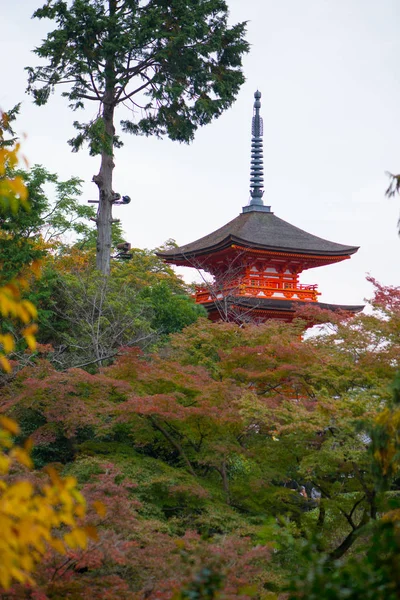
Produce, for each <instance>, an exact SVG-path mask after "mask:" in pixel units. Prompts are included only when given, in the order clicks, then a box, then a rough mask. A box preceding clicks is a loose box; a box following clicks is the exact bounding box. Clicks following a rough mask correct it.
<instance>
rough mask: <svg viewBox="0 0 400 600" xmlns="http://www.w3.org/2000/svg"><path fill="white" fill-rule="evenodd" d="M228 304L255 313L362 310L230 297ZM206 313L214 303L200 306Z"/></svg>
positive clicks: (333, 305)
mask: <svg viewBox="0 0 400 600" xmlns="http://www.w3.org/2000/svg"><path fill="white" fill-rule="evenodd" d="M229 302H230V304H231V305H233V306H237V307H238V308H240V307H242V308H246V309H251V310H252V311H255V312H258V311H259V312H271V311H272V312H277V313H279V312H290V313H293V314H294V313H295V312H296V309H298V308H302V307H304V306H312V307H313V308H314V307H316V308H320V309H322V310H331V311H332V312H339V311H341V312H347V313H351V314H357V313H359V312H361V311H362V310H364V308H365V305H364V304H356V305H347V304H329V303H325V302H302V301H299V300H281V299H279V300H278V299H273V298H247V297H245V296H237V297H232V298H230V300H229ZM202 306H204V308H205V309H206V310H207V311H209V312H210V311H212V310H213V309H215V308H216V303H215V302H214V301H212V302H207V303H204V304H202Z"/></svg>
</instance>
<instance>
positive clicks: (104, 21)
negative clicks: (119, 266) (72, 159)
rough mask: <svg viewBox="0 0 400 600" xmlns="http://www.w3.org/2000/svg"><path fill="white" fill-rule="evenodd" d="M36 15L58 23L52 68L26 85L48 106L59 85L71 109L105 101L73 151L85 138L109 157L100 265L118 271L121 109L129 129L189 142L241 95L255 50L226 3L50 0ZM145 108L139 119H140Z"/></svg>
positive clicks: (46, 50) (80, 127)
mask: <svg viewBox="0 0 400 600" xmlns="http://www.w3.org/2000/svg"><path fill="white" fill-rule="evenodd" d="M33 16H34V17H36V18H39V19H43V18H48V19H50V20H52V21H55V23H56V24H57V27H56V29H54V30H53V31H52V32H50V33H49V34H48V35H47V38H46V39H45V40H44V42H43V43H42V44H41V46H39V47H38V48H36V49H35V53H36V54H37V55H38V56H39V57H40V58H41V59H45V60H47V61H48V63H47V65H45V66H39V67H36V68H32V67H27V70H28V74H29V85H28V92H29V93H31V94H33V97H34V101H35V103H36V104H38V105H42V104H45V103H46V102H47V101H48V99H49V97H50V93H51V92H52V91H53V90H54V88H55V87H56V86H58V85H63V87H66V91H64V92H63V96H65V97H67V98H68V100H69V102H70V107H71V108H72V109H73V110H76V109H79V108H84V107H85V104H86V103H87V102H89V101H90V102H94V103H96V104H97V105H98V111H97V115H98V116H97V117H96V118H94V119H93V120H91V121H89V122H86V123H79V122H78V121H75V123H74V125H75V127H76V129H77V131H78V133H77V135H76V137H74V138H73V139H71V140H69V143H70V145H71V146H72V149H73V151H77V150H79V148H81V146H82V145H83V144H84V143H85V142H87V143H88V145H89V150H90V154H91V155H101V165H100V171H99V173H98V174H97V175H95V176H94V177H93V181H94V182H95V183H96V185H97V187H98V190H99V209H98V214H97V267H98V269H99V270H100V271H101V272H102V273H104V274H108V272H109V268H110V248H111V220H112V203H113V201H114V200H115V194H114V192H113V184H112V174H113V169H114V154H113V148H115V147H117V148H118V147H120V146H121V145H122V142H121V140H120V138H119V137H118V135H116V129H115V118H116V116H115V113H116V109H117V108H120V107H121V105H124V107H127V106H128V109H129V110H128V118H127V119H124V120H122V121H121V128H122V131H123V132H128V133H132V134H135V135H140V134H142V135H156V136H163V135H167V136H168V137H169V138H171V139H172V140H178V141H180V142H189V141H191V140H192V139H193V137H194V133H195V131H196V129H197V128H198V127H199V126H201V125H206V124H207V123H210V122H211V121H212V119H213V118H216V117H218V116H219V115H220V114H221V113H222V112H223V111H224V110H225V109H227V108H228V107H229V106H230V105H231V104H232V103H233V101H234V99H235V97H236V95H237V93H238V91H239V88H240V86H241V84H242V83H243V82H244V76H243V73H242V69H241V67H242V62H241V61H242V56H243V54H244V53H245V52H247V51H248V44H247V42H246V41H245V39H244V34H245V27H246V24H245V23H238V24H236V25H234V26H232V27H230V26H229V25H228V7H227V4H226V2H225V0H73V2H72V3H71V4H70V5H69V3H68V2H66V1H64V0H49V1H48V2H46V4H45V5H44V6H43V7H42V8H39V9H38V10H36V11H35V13H34V15H33ZM137 111H140V114H141V117H140V118H138V117H137Z"/></svg>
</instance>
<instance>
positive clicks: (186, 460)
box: [149, 416, 197, 477]
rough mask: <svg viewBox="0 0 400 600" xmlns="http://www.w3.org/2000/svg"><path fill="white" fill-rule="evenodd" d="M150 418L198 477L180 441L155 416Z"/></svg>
mask: <svg viewBox="0 0 400 600" xmlns="http://www.w3.org/2000/svg"><path fill="white" fill-rule="evenodd" d="M149 419H150V423H151V424H152V425H153V427H154V429H158V431H159V432H160V433H162V434H163V436H164V437H165V438H166V439H167V440H168V441H169V443H170V444H171V445H172V446H173V447H174V448H175V450H177V452H178V453H179V454H180V456H181V458H182V460H183V461H184V463H185V465H186V466H187V469H188V471H189V473H190V474H191V475H193V477H197V475H196V473H195V471H194V469H193V466H192V463H191V462H190V460H189V459H188V457H187V456H186V454H185V451H184V449H183V448H182V446H181V445H180V444H178V442H177V441H176V440H175V439H174V438H173V437H172V435H170V433H168V431H167V430H166V429H165V427H163V426H162V425H161V424H160V423H159V422H158V421H157V420H156V419H155V418H154V417H152V416H149Z"/></svg>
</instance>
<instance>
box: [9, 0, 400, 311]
mask: <svg viewBox="0 0 400 600" xmlns="http://www.w3.org/2000/svg"><path fill="white" fill-rule="evenodd" d="M42 4H43V2H41V0H18V1H16V2H13V3H11V2H9V1H8V0H7V1H6V0H0V8H1V13H0V14H1V25H0V26H1V35H0V50H1V56H2V60H1V66H0V73H1V82H2V85H1V88H0V106H1V107H2V108H3V109H8V108H10V107H11V106H13V105H14V104H15V103H17V102H19V101H21V100H22V101H23V105H22V114H21V118H20V119H19V123H18V130H19V131H20V132H24V133H25V134H26V135H27V139H26V140H25V141H24V142H23V149H24V153H25V155H26V156H27V158H28V160H29V162H30V164H34V163H39V164H43V165H44V166H45V167H47V168H48V169H49V170H50V171H53V172H57V173H58V174H59V175H60V177H61V178H63V179H66V178H68V177H70V176H71V175H76V176H79V177H81V178H82V179H84V180H85V182H86V183H85V186H84V190H85V193H84V196H83V198H84V199H89V198H96V197H97V188H96V186H95V185H94V184H93V183H91V179H92V176H93V175H94V174H95V173H97V172H98V169H99V158H97V157H96V158H90V157H89V155H88V153H87V151H86V150H83V151H81V152H80V153H79V154H72V153H71V152H70V148H69V146H68V145H67V139H69V138H70V137H72V135H73V131H74V130H73V128H72V121H73V120H75V119H78V120H79V118H80V115H79V114H77V113H72V112H71V111H70V110H69V109H68V107H67V101H66V100H64V99H61V98H60V97H59V96H58V95H55V96H53V97H52V98H51V99H50V101H49V103H48V104H47V105H46V106H44V107H36V106H34V105H33V103H32V100H31V98H30V97H29V96H25V95H24V90H25V88H26V73H25V72H24V67H25V66H27V65H30V66H34V65H35V64H37V62H38V61H37V58H36V57H35V55H33V54H31V52H30V51H31V50H32V49H33V48H34V47H35V46H36V45H39V44H40V41H41V39H42V38H44V37H45V35H46V33H47V31H50V27H51V24H50V23H49V22H45V21H37V20H36V19H35V20H31V19H30V16H31V14H32V13H33V11H34V10H35V8H37V7H38V6H41V5H42ZM228 5H229V6H230V11H231V22H232V23H233V22H237V21H242V20H247V21H249V23H248V36H247V38H248V40H249V42H250V44H251V51H250V53H249V55H247V57H246V58H245V61H244V71H245V75H246V79H247V81H246V83H245V85H244V86H243V87H242V89H241V91H240V94H239V96H238V99H237V102H236V103H235V105H234V106H233V107H232V108H231V109H230V110H229V111H227V112H226V113H224V115H223V116H222V117H220V119H218V120H217V121H215V122H214V123H212V124H211V125H208V126H207V127H204V128H203V129H201V130H199V131H198V133H197V136H196V139H195V141H194V143H193V144H191V145H190V146H187V145H181V144H178V143H176V142H171V141H169V140H163V141H160V140H156V139H154V138H142V137H125V138H124V142H125V145H124V147H123V148H122V149H121V150H117V151H116V160H115V162H116V168H115V171H114V189H115V190H116V191H118V192H120V193H121V194H128V195H129V196H131V198H132V202H131V204H130V205H129V206H125V207H115V209H114V217H115V218H121V219H122V224H123V227H124V230H125V231H126V234H127V235H126V239H127V240H129V241H130V242H131V243H132V245H133V246H135V247H145V248H154V247H156V246H159V245H161V244H162V243H163V242H164V241H165V240H167V239H168V238H174V239H175V240H176V241H177V242H178V243H179V245H182V244H185V243H188V242H191V241H194V240H196V239H198V238H199V237H202V236H203V235H206V234H208V233H210V232H212V231H214V230H215V229H217V228H218V227H221V226H222V225H224V224H225V223H227V222H228V221H229V220H231V219H233V218H234V217H236V216H237V215H238V214H239V213H240V212H241V209H242V206H244V205H246V204H247V202H248V199H249V170H250V141H251V138H250V129H251V117H252V105H253V93H254V91H255V90H256V89H257V88H258V89H259V90H261V92H262V94H263V96H262V109H261V114H262V116H263V119H264V163H265V164H264V168H265V187H266V191H265V195H264V202H265V203H266V204H271V206H272V210H273V211H274V212H275V214H276V215H277V216H279V217H281V218H282V219H285V220H286V221H288V222H290V223H292V224H293V225H296V226H298V227H301V228H302V229H305V230H306V231H308V232H310V233H313V234H314V235H318V236H320V237H323V238H326V239H328V240H331V241H334V242H338V243H342V244H348V245H357V246H361V248H360V250H359V251H358V253H357V254H356V255H354V256H353V257H352V258H351V259H350V260H348V261H344V262H342V263H339V264H337V265H330V266H327V267H322V268H319V269H314V270H310V271H306V272H304V273H303V275H302V277H301V281H302V282H303V283H318V284H319V291H321V292H322V296H321V297H320V300H321V301H322V302H336V303H345V304H359V303H362V301H363V299H364V298H365V297H370V296H371V286H370V284H368V283H367V282H366V281H365V275H366V274H367V273H370V274H371V275H373V276H374V277H376V278H377V279H378V280H379V281H381V282H382V283H384V284H388V285H399V283H400V282H399V268H398V263H399V253H400V239H399V237H398V235H397V227H396V224H397V218H398V213H399V211H400V202H399V200H398V199H395V200H388V199H387V198H385V197H384V191H385V189H386V187H387V185H388V179H387V177H386V176H385V171H391V172H395V173H398V172H399V171H400V156H399V123H400V119H399V106H400V70H399V56H400V37H399V35H398V29H399V23H400V3H399V1H398V0H380V1H379V2H377V1H376V0H228ZM91 111H92V113H93V114H95V112H96V109H95V108H94V107H93V108H92V109H91ZM92 113H91V114H92ZM117 116H118V114H117ZM82 120H84V119H83V118H82ZM181 272H182V271H181ZM192 278H193V277H192V273H189V272H188V276H187V279H188V280H189V281H190V280H191V279H192Z"/></svg>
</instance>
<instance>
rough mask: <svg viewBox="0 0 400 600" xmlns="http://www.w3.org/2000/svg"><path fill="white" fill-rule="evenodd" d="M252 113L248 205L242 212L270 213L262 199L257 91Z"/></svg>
mask: <svg viewBox="0 0 400 600" xmlns="http://www.w3.org/2000/svg"><path fill="white" fill-rule="evenodd" d="M254 98H255V102H254V111H253V119H252V124H251V135H252V138H251V170H250V187H251V190H250V195H251V200H250V204H249V205H248V206H246V207H245V208H244V209H243V212H249V211H252V210H259V211H265V212H270V207H269V206H264V202H263V200H262V197H263V195H264V165H263V140H262V136H263V133H264V132H263V120H262V117H260V108H261V102H260V98H261V92H259V91H258V90H257V91H256V92H255V94H254Z"/></svg>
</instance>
